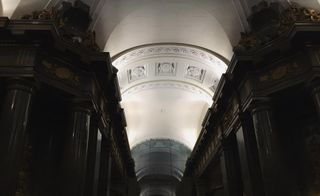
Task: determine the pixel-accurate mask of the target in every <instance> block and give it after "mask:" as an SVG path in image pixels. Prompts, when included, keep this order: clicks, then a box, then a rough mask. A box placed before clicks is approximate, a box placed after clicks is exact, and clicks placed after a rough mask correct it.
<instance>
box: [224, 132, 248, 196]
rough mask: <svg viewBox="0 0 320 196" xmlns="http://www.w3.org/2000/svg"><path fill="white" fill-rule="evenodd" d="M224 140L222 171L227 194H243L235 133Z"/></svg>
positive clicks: (232, 195) (233, 195)
mask: <svg viewBox="0 0 320 196" xmlns="http://www.w3.org/2000/svg"><path fill="white" fill-rule="evenodd" d="M228 137H229V138H226V139H223V141H222V154H221V158H220V161H221V171H222V181H223V187H224V190H225V196H243V191H242V182H241V171H240V163H239V156H238V150H237V144H236V139H235V136H234V135H233V134H231V135H230V136H228Z"/></svg>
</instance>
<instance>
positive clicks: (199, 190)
mask: <svg viewBox="0 0 320 196" xmlns="http://www.w3.org/2000/svg"><path fill="white" fill-rule="evenodd" d="M195 189H196V194H197V195H196V196H205V195H206V182H205V181H204V180H200V179H197V180H196V181H195Z"/></svg>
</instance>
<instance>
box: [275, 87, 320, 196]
mask: <svg viewBox="0 0 320 196" xmlns="http://www.w3.org/2000/svg"><path fill="white" fill-rule="evenodd" d="M295 89H299V87H295ZM294 92H296V93H290V91H286V92H284V93H286V94H287V95H286V96H280V97H279V98H278V99H276V101H275V107H274V108H275V112H274V113H275V120H276V121H277V128H278V130H279V136H280V137H279V138H280V141H279V144H280V145H281V149H283V152H282V154H283V158H284V162H285V164H286V167H287V169H288V175H289V177H290V179H292V181H291V182H290V183H291V189H293V190H295V191H296V192H299V193H300V194H301V195H314V194H319V193H320V188H319V187H320V186H319V185H320V184H319V182H320V181H319V180H320V178H319V175H320V173H319V171H320V170H319V156H320V133H319V128H320V126H319V121H318V118H317V112H316V110H315V106H314V103H313V100H312V95H311V93H310V92H306V91H304V90H300V91H294Z"/></svg>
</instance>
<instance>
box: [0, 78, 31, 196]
mask: <svg viewBox="0 0 320 196" xmlns="http://www.w3.org/2000/svg"><path fill="white" fill-rule="evenodd" d="M33 92H34V86H33V85H32V84H31V83H29V82H28V81H21V80H12V81H10V84H9V85H8V90H7V93H6V95H5V98H4V103H3V104H2V110H1V119H0V195H5V196H13V195H15V191H16V187H17V178H18V173H19V169H20V167H21V162H22V157H23V151H24V147H25V143H26V129H27V124H28V118H29V114H30V105H31V100H32V94H33Z"/></svg>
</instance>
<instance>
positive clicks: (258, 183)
mask: <svg viewBox="0 0 320 196" xmlns="http://www.w3.org/2000/svg"><path fill="white" fill-rule="evenodd" d="M249 115H250V114H239V119H240V122H241V125H240V127H239V128H238V130H237V132H236V138H237V144H238V151H239V158H240V165H241V174H242V175H241V177H242V182H243V188H244V192H245V194H246V196H256V195H259V196H263V195H264V191H263V186H262V179H261V170H260V163H259V155H258V150H257V143H256V139H255V134H254V128H253V124H252V119H251V118H250V116H249Z"/></svg>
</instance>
